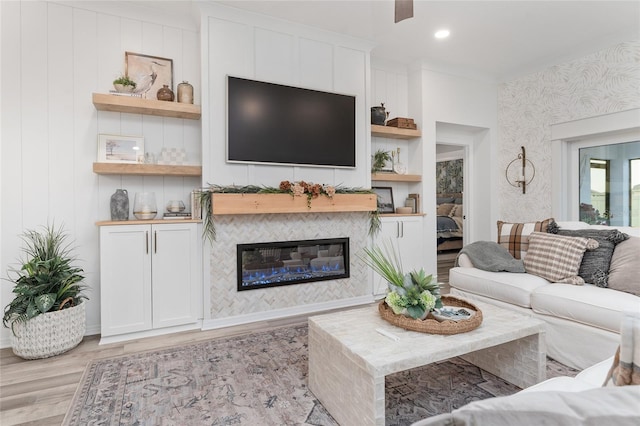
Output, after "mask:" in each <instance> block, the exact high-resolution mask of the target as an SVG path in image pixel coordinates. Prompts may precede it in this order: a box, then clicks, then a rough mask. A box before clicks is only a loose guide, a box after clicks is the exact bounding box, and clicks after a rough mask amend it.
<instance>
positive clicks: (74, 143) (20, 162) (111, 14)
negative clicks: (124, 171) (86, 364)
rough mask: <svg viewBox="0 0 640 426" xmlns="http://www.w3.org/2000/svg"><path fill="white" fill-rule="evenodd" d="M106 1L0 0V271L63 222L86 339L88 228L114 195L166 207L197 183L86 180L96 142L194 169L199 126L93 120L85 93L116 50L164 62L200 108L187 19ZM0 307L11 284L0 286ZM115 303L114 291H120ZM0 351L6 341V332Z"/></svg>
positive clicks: (96, 321) (94, 259) (107, 79)
mask: <svg viewBox="0 0 640 426" xmlns="http://www.w3.org/2000/svg"><path fill="white" fill-rule="evenodd" d="M109 3H110V2H74V3H73V4H71V3H70V4H65V3H54V2H32V1H22V2H20V1H10V2H6V1H3V2H0V14H1V17H0V18H1V20H2V22H1V31H2V33H1V43H2V45H1V49H2V50H1V51H2V75H1V82H0V83H1V85H2V87H1V92H2V99H1V106H2V114H1V120H2V122H1V126H0V128H1V137H2V144H1V164H2V170H1V191H2V193H1V195H2V206H1V209H0V236H1V246H0V247H1V250H0V271H1V272H0V273H2V275H3V276H6V271H7V269H8V268H9V267H11V266H13V267H16V266H18V262H17V260H18V258H19V257H20V240H19V238H18V235H19V234H20V233H22V232H23V231H24V230H25V229H33V228H37V227H39V226H41V225H46V224H47V223H53V222H54V221H55V224H56V225H59V224H63V223H64V225H65V228H66V230H67V231H68V233H69V234H70V237H71V239H73V240H75V242H76V244H77V251H76V254H77V256H78V259H79V261H78V265H79V266H80V267H82V268H83V269H84V271H85V275H86V280H85V282H86V284H87V285H88V286H89V288H90V290H89V293H88V296H89V298H90V300H89V302H88V306H87V333H88V334H94V333H98V332H99V330H100V328H99V326H100V283H99V252H98V228H97V227H96V226H95V222H96V221H99V220H108V219H109V218H110V213H109V200H110V196H111V194H112V193H113V192H114V191H115V189H117V188H125V189H127V190H128V191H129V194H130V198H131V202H130V204H131V207H132V206H133V196H134V193H135V192H136V191H142V190H151V191H155V192H156V197H157V201H158V205H159V207H160V208H161V207H163V206H164V204H165V201H166V200H169V199H174V198H182V199H185V200H188V198H186V197H187V196H188V194H189V192H190V191H191V189H192V188H194V187H198V186H200V180H199V179H195V178H190V179H186V178H162V177H145V178H142V177H120V176H98V175H96V174H94V173H93V171H92V163H93V162H94V161H95V160H96V155H97V142H96V141H97V135H98V134H99V133H115V134H123V135H143V136H144V137H145V147H146V149H147V151H151V152H156V153H157V152H159V151H160V149H161V148H162V147H164V146H167V147H184V148H185V149H186V150H187V151H188V152H189V153H191V154H192V158H193V159H194V160H195V161H196V162H199V161H200V158H199V157H200V139H201V138H200V122H199V121H197V120H196V121H194V120H178V119H169V118H159V117H152V116H142V115H137V114H120V113H112V112H102V111H101V112H97V111H96V109H95V108H94V107H93V105H92V103H91V94H92V92H107V91H108V90H110V89H111V88H112V86H111V82H112V81H113V79H114V78H115V77H117V75H118V74H120V73H122V72H124V52H125V51H132V52H137V53H144V54H149V55H155V56H161V57H166V58H171V59H173V61H174V62H173V65H174V84H177V83H179V82H180V81H182V80H189V81H190V82H191V83H192V84H193V85H194V87H195V93H196V94H197V95H196V103H198V102H200V95H199V93H200V90H201V88H200V55H199V38H198V30H197V21H194V20H192V19H190V18H189V16H186V17H184V16H178V15H176V14H167V13H165V12H164V11H163V10H158V9H155V8H154V7H153V6H152V5H150V6H147V7H144V8H137V7H135V6H131V7H129V6H125V7H123V5H122V4H118V5H113V4H109ZM0 288H1V300H0V305H1V306H2V307H4V306H5V305H6V304H7V303H9V301H10V300H11V299H12V294H11V289H12V285H11V284H10V283H8V282H6V281H3V282H2V283H1V284H0ZM123 297H126V295H123ZM0 333H1V334H0V345H1V346H3V347H5V346H8V345H10V342H9V336H10V335H9V331H8V330H7V329H4V328H3V329H2V330H1V332H0Z"/></svg>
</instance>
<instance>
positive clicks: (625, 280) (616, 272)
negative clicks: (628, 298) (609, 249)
mask: <svg viewBox="0 0 640 426" xmlns="http://www.w3.org/2000/svg"><path fill="white" fill-rule="evenodd" d="M639 277H640V237H631V238H629V239H628V240H626V241H623V242H621V243H620V244H618V245H617V246H616V248H615V250H613V255H612V256H611V264H610V265H609V288H611V289H613V290H618V291H624V292H626V293H631V294H635V295H636V296H640V279H639Z"/></svg>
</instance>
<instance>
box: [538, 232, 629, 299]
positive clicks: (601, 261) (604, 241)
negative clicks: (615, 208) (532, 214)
mask: <svg viewBox="0 0 640 426" xmlns="http://www.w3.org/2000/svg"><path fill="white" fill-rule="evenodd" d="M550 228H551V227H550ZM557 232H558V235H565V236H568V237H584V238H592V239H594V240H596V241H597V242H598V248H596V249H594V250H587V251H586V252H585V253H584V256H583V257H582V263H580V270H579V271H578V275H580V276H581V277H582V278H583V279H584V281H585V282H588V283H591V284H595V285H597V286H599V287H607V285H608V280H609V264H610V263H611V256H612V255H613V250H614V249H615V248H616V244H618V243H620V242H622V241H624V240H626V239H627V238H629V236H628V235H627V234H624V233H622V232H620V231H618V230H617V229H607V230H600V229H581V230H570V229H559V230H558V231H557Z"/></svg>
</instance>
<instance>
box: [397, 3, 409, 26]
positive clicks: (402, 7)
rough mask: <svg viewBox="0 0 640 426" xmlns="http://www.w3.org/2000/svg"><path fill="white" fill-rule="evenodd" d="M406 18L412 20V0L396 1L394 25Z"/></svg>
mask: <svg viewBox="0 0 640 426" xmlns="http://www.w3.org/2000/svg"><path fill="white" fill-rule="evenodd" d="M408 18H413V0H396V20H395V23H396V24H397V23H398V22H400V21H403V20H405V19H408Z"/></svg>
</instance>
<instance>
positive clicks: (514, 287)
mask: <svg viewBox="0 0 640 426" xmlns="http://www.w3.org/2000/svg"><path fill="white" fill-rule="evenodd" d="M449 284H450V285H451V287H454V288H457V289H458V290H462V291H465V292H468V293H472V294H477V295H480V296H485V297H489V298H491V299H495V300H500V301H502V302H506V303H511V304H513V305H517V306H522V307H523V308H531V299H530V297H531V292H532V291H534V290H535V289H537V288H539V287H544V286H549V285H550V284H549V282H548V281H547V280H545V279H543V278H540V277H536V276H535V275H530V274H516V273H511V272H488V271H482V270H480V269H476V268H461V267H457V268H452V269H450V270H449Z"/></svg>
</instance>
